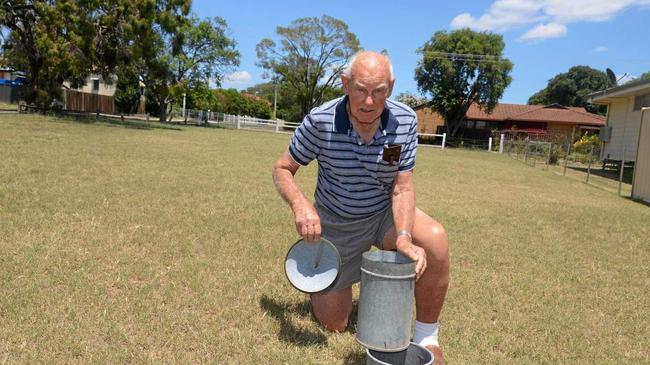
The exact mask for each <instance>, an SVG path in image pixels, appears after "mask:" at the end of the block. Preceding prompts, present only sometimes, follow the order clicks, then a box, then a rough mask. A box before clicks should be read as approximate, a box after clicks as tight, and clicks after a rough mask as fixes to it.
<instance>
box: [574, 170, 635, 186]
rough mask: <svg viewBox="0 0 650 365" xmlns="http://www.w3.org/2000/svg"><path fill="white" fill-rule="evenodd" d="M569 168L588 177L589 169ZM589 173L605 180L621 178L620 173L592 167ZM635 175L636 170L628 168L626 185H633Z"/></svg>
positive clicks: (625, 178) (625, 179)
mask: <svg viewBox="0 0 650 365" xmlns="http://www.w3.org/2000/svg"><path fill="white" fill-rule="evenodd" d="M567 168H569V169H571V170H574V171H577V172H581V173H583V174H585V175H587V167H579V166H567ZM589 172H590V173H591V175H594V176H599V177H602V178H604V179H609V180H612V181H618V179H619V178H620V172H616V171H611V170H602V169H601V168H593V167H592V168H591V169H590V171H589ZM633 175H634V169H633V168H630V167H627V166H626V167H625V171H623V182H624V183H625V184H631V183H632V176H633Z"/></svg>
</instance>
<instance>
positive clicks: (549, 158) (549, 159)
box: [546, 142, 553, 171]
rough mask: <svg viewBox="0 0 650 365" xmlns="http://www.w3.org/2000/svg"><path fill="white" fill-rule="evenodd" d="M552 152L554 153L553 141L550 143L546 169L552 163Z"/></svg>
mask: <svg viewBox="0 0 650 365" xmlns="http://www.w3.org/2000/svg"><path fill="white" fill-rule="evenodd" d="M551 154H553V142H549V144H548V156H546V171H548V166H549V165H550V164H551Z"/></svg>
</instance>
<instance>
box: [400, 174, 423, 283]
mask: <svg viewBox="0 0 650 365" xmlns="http://www.w3.org/2000/svg"><path fill="white" fill-rule="evenodd" d="M392 203H393V221H394V224H395V232H396V233H397V241H396V242H395V246H396V247H397V251H399V252H400V253H402V254H403V255H405V256H407V257H409V258H411V259H412V260H413V261H415V262H416V264H415V273H416V275H417V278H419V277H420V276H421V275H422V273H423V272H424V270H426V268H427V255H426V253H425V252H424V249H423V248H421V247H418V246H416V245H414V244H413V239H412V237H411V233H412V232H413V224H414V222H415V187H414V185H413V171H412V170H409V171H403V172H398V173H397V177H396V178H395V184H394V185H393V195H392Z"/></svg>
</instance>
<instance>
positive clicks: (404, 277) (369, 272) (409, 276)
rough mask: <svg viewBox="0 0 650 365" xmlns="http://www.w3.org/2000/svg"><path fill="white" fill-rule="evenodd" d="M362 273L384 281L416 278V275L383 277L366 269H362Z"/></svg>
mask: <svg viewBox="0 0 650 365" xmlns="http://www.w3.org/2000/svg"><path fill="white" fill-rule="evenodd" d="M361 271H363V272H365V273H366V274H368V275H371V276H376V277H378V278H382V279H394V280H400V279H410V278H412V277H414V276H415V273H413V274H408V275H398V276H391V275H382V274H377V273H376V272H372V271H369V270H366V269H364V268H363V267H362V268H361Z"/></svg>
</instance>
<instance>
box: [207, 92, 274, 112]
mask: <svg viewBox="0 0 650 365" xmlns="http://www.w3.org/2000/svg"><path fill="white" fill-rule="evenodd" d="M213 92H214V96H215V100H216V102H215V103H214V104H213V106H212V110H214V111H218V112H221V113H226V114H233V115H247V116H251V117H255V118H263V119H269V118H271V104H270V103H269V102H268V101H267V100H265V99H264V98H261V97H258V96H255V95H250V94H247V93H240V92H239V91H237V90H235V89H218V90H214V91H213Z"/></svg>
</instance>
